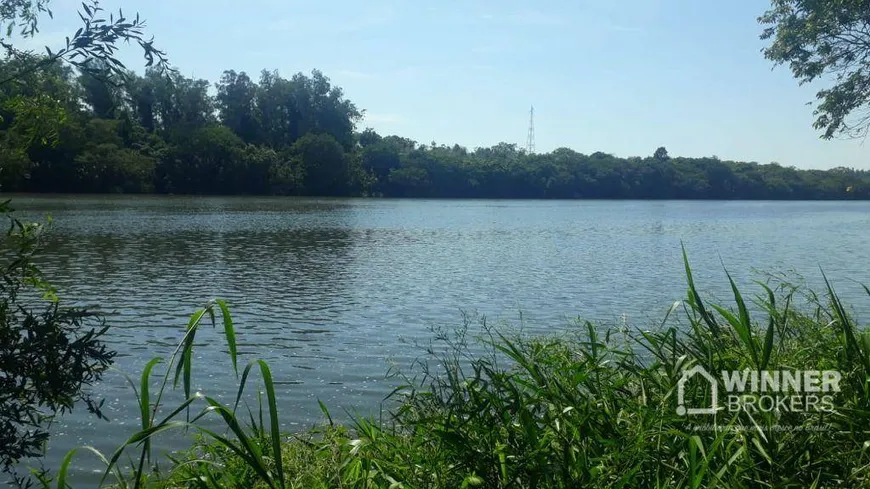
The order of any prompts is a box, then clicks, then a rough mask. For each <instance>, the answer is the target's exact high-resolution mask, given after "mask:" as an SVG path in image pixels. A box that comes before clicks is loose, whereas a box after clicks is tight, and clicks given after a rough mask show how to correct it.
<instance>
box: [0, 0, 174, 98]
mask: <svg viewBox="0 0 870 489" xmlns="http://www.w3.org/2000/svg"><path fill="white" fill-rule="evenodd" d="M49 3H50V2H49V0H2V1H0V31H5V32H2V33H0V46H2V47H3V49H5V51H6V56H7V58H9V59H14V60H18V61H23V63H22V66H21V68H20V69H19V70H16V71H14V72H12V73H9V74H6V75H5V76H3V77H2V78H0V85H5V84H7V83H10V82H19V81H20V80H21V79H22V78H23V77H25V76H27V75H28V74H30V73H34V72H36V71H39V70H41V69H43V68H46V67H49V66H52V65H54V64H59V63H60V62H66V63H69V64H71V65H73V66H75V67H77V68H79V69H81V70H83V71H89V72H90V71H93V72H94V73H99V72H103V71H108V72H109V73H114V74H119V75H121V74H123V73H124V65H123V64H122V63H121V62H120V61H119V60H118V59H117V58H116V57H115V52H116V50H117V47H118V46H117V45H118V42H119V41H126V42H135V43H136V44H138V45H139V47H140V48H141V49H142V51H143V54H144V57H145V60H146V66H152V65H155V66H157V67H159V68H161V69H163V68H166V67H167V64H166V58H165V55H164V53H163V52H162V51H160V50H158V49H157V48H155V47H154V42H153V40H152V39H146V38H145V37H144V34H143V28H144V27H145V21H144V20H142V19H140V18H139V14H136V17H135V18H134V19H128V18H126V17H125V16H124V13H123V11H121V10H119V11H118V15H117V17H116V16H115V15H114V14H112V13H110V14H109V15H108V20H107V19H106V15H105V13H104V11H103V9H102V8H101V7H100V4H99V1H98V0H86V1H85V2H82V10H81V11H79V18H80V19H81V21H82V26H81V27H80V28H79V29H78V30H77V31H76V32H75V33H74V34H73V35H72V37H71V38H70V37H67V38H66V44H65V45H64V46H63V47H60V48H57V49H55V50H54V51H52V49H51V47H46V48H45V51H46V54H47V56H39V57H37V56H35V55H34V53H33V52H32V51H22V50H20V49H18V48H16V47H15V46H14V45H13V44H12V42H11V41H10V39H9V38H10V36H12V34H13V32H14V31H15V30H16V29H19V35H20V36H21V37H22V38H28V37H32V36H33V35H34V34H36V33H37V32H38V31H39V29H38V21H39V16H40V14H42V13H45V14H48V15H49V16H50V17H51V16H52V13H51V10H50V9H49V7H48V5H49ZM95 62H96V64H97V65H98V66H99V67H101V69H99V70H93V67H94V63H95ZM155 62H156V63H155Z"/></svg>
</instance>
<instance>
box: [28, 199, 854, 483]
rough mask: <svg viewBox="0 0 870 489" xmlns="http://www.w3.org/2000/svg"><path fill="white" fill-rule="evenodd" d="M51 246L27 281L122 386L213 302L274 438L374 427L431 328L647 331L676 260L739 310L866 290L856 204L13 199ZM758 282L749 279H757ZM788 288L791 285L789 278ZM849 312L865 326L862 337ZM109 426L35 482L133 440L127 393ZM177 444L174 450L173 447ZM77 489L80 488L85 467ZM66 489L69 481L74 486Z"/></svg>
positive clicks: (62, 426) (70, 443)
mask: <svg viewBox="0 0 870 489" xmlns="http://www.w3.org/2000/svg"><path fill="white" fill-rule="evenodd" d="M13 204H14V207H16V208H17V209H19V210H21V211H22V213H23V214H24V215H26V216H27V217H31V218H39V217H42V216H45V215H48V214H50V215H51V216H52V218H53V219H54V224H53V231H52V232H51V235H50V238H49V239H48V241H47V243H46V249H45V252H44V253H43V254H42V257H41V260H40V264H41V266H42V267H43V271H44V272H45V273H46V275H47V277H48V278H49V279H50V280H51V281H52V282H53V283H54V284H55V285H56V286H57V287H58V288H59V290H60V292H61V294H60V295H61V297H62V298H63V299H64V300H67V301H70V302H71V303H75V304H79V305H90V306H99V308H100V309H101V310H103V311H104V312H106V313H107V314H108V321H109V323H110V324H111V325H112V329H111V331H110V334H109V338H108V340H109V342H110V343H111V346H112V347H113V348H114V349H116V350H117V351H118V352H119V355H118V357H117V359H116V366H117V367H118V368H119V369H120V370H122V371H124V372H127V373H129V374H130V375H131V376H133V377H135V378H138V374H139V372H140V371H141V368H142V366H143V365H144V364H145V363H146V362H147V361H148V360H149V359H151V358H152V357H154V356H158V355H160V356H164V357H168V356H169V355H170V354H171V353H172V349H173V347H174V346H175V345H176V344H177V342H178V341H179V339H180V338H181V337H182V335H183V331H184V326H185V324H186V322H187V319H188V318H189V316H190V314H191V313H193V311H194V310H195V309H196V308H197V307H198V306H199V305H200V304H202V303H203V302H205V301H206V300H208V299H211V298H223V299H225V300H227V301H228V303H229V305H230V308H231V311H232V314H233V317H234V319H235V322H236V324H237V328H238V340H239V343H240V352H241V354H242V355H243V357H244V359H243V360H244V362H247V361H248V360H249V359H251V358H262V359H265V360H267V361H268V362H270V365H271V367H272V370H273V375H274V376H275V378H276V380H277V381H278V382H279V385H278V388H279V392H278V397H279V402H280V406H279V408H280V410H281V418H282V420H283V421H284V422H285V423H286V424H285V426H284V428H285V429H286V430H294V429H304V427H306V426H309V425H310V423H312V422H314V421H317V420H318V419H319V417H320V409H319V407H318V404H317V400H318V399H319V400H322V401H323V402H324V403H325V404H326V405H327V406H329V407H330V409H332V411H333V412H334V413H336V414H338V415H340V414H341V413H343V409H345V408H346V409H348V410H349V411H351V412H353V411H354V410H356V411H359V412H363V413H376V412H377V408H378V405H379V403H380V401H381V399H382V398H383V397H384V395H385V394H386V393H388V392H389V391H390V390H391V389H392V388H393V386H394V383H393V382H392V381H390V380H388V379H385V373H386V372H387V370H388V368H389V367H390V365H392V364H395V365H397V366H400V367H407V366H409V365H410V364H411V362H412V361H413V360H414V358H416V357H418V356H419V354H420V353H421V351H420V349H419V348H418V347H417V346H415V343H422V342H426V341H428V340H430V339H431V338H432V337H433V334H432V328H435V327H458V326H461V325H462V323H463V312H466V313H469V314H472V313H476V314H477V315H478V316H486V317H487V318H488V319H489V320H490V321H508V322H511V324H513V325H518V324H519V318H520V313H522V320H523V327H524V329H525V330H526V331H531V332H558V331H560V330H562V329H565V328H571V327H574V326H572V324H574V323H573V321H574V319H575V318H577V317H582V318H583V319H588V320H592V321H596V322H598V323H600V324H602V325H605V326H606V325H608V324H609V325H613V324H622V323H627V324H628V325H631V326H637V327H646V326H649V325H651V324H653V323H655V322H656V321H658V320H660V319H661V318H662V317H663V315H664V313H665V311H666V310H667V309H668V308H669V307H670V305H671V304H672V303H673V302H674V301H676V300H679V299H681V298H682V297H683V296H684V294H685V277H684V273H683V267H682V262H681V254H680V253H681V252H680V243H681V241H682V242H683V243H685V245H686V248H687V250H688V253H689V257H690V260H691V262H692V265H693V267H694V271H695V278H696V281H697V282H698V284H699V286H700V287H701V289H702V290H705V291H708V292H710V293H713V294H716V295H719V296H721V297H727V295H726V294H727V292H728V285H727V281H725V276H724V272H723V268H722V264H723V263H724V265H725V266H727V267H728V269H729V270H730V271H731V272H732V275H734V276H735V279H737V280H738V282H739V283H741V284H742V285H744V286H745V287H747V290H745V291H744V293H748V292H749V291H751V292H759V291H760V288H759V287H757V286H754V287H753V286H752V284H751V281H752V280H753V279H764V275H763V272H785V271H789V272H790V273H794V274H802V275H803V276H804V277H805V278H806V280H807V282H809V283H810V284H812V285H815V286H818V285H819V284H820V282H821V273H820V272H819V267H820V266H821V267H822V268H823V269H824V270H825V272H826V273H827V274H828V276H829V277H830V278H831V279H832V280H833V281H834V283H835V285H836V286H837V287H838V290H839V291H840V292H841V295H842V296H843V297H844V299H846V300H847V301H848V302H850V303H851V305H852V306H853V307H854V308H855V310H856V311H858V312H861V313H865V312H867V311H870V309H868V307H867V306H868V305H870V298H868V297H867V296H866V295H865V294H864V293H863V292H862V291H861V289H860V287H859V286H858V285H857V284H856V283H855V282H854V281H861V282H868V283H870V277H868V270H867V263H870V239H868V238H870V202H733V201H732V202H712V201H480V200H475V201H465V200H463V201H459V200H376V199H292V198H224V197H214V198H212V197H202V198H200V197H157V196H147V197H133V196H121V197H114V196H111V197H108V196H107V197H93V196H86V197H84V196H78V197H77V196H47V197H46V196H36V197H35V196H13ZM753 269H757V271H755V272H754V271H753ZM793 276H795V275H793ZM867 317H868V315H867V314H866V313H865V314H864V315H863V317H862V318H861V319H863V320H866V318H867ZM198 343H201V345H199V346H198V347H197V350H196V356H195V359H194V371H195V378H194V384H195V387H197V388H200V389H202V390H203V391H204V392H205V393H206V394H208V395H214V396H218V397H220V398H222V399H224V401H226V402H229V401H230V399H231V398H232V397H233V396H234V393H235V390H234V389H235V386H236V385H237V384H236V379H235V377H234V376H233V374H232V369H231V367H230V362H229V358H228V357H227V355H226V354H225V353H224V350H225V348H224V343H223V339H222V336H221V335H220V334H219V331H212V330H211V329H210V328H209V330H207V331H204V332H203V333H201V335H200V337H199V338H198ZM97 391H98V392H99V393H100V394H101V395H103V396H105V398H106V399H107V401H106V404H107V414H108V415H109V416H110V417H111V418H112V419H113V421H112V422H111V423H105V422H102V421H98V420H95V419H93V418H91V417H89V416H88V415H87V414H86V413H85V411H84V409H81V410H79V411H76V412H75V413H73V414H72V415H68V416H66V417H65V418H63V419H62V420H61V421H60V422H58V423H57V424H56V426H55V436H54V438H53V440H52V442H51V449H50V452H49V456H48V458H47V460H46V466H48V467H52V468H54V467H57V466H58V465H59V460H60V457H62V456H63V454H64V453H65V452H66V451H67V450H68V449H70V448H72V447H74V446H78V445H82V444H90V445H94V446H96V447H97V448H100V449H103V450H110V449H111V448H112V447H114V446H116V445H117V443H118V442H119V441H121V440H122V439H123V438H125V437H126V436H127V435H129V434H130V433H131V432H132V431H133V430H134V429H135V426H137V424H138V423H139V420H138V418H137V417H136V410H135V404H134V400H133V396H132V393H131V390H130V388H129V386H127V385H126V383H125V381H124V380H123V377H122V376H121V375H120V374H118V373H111V374H109V375H108V376H107V378H106V379H105V381H104V382H103V383H102V384H101V385H99V386H98V387H97ZM184 443H186V442H183V441H180V440H170V441H168V442H166V446H168V447H170V448H178V447H180V446H183V444H184ZM79 456H80V457H81V461H80V462H78V463H74V465H75V466H77V467H84V468H86V469H88V470H86V471H85V473H84V474H81V473H80V474H79V477H80V478H81V477H85V478H86V479H87V480H90V481H94V480H95V476H94V475H93V474H91V473H88V471H89V470H91V469H94V468H96V467H98V465H97V464H96V462H95V460H93V458H92V457H91V458H89V457H88V456H87V455H84V454H82V455H79ZM80 480H81V479H80Z"/></svg>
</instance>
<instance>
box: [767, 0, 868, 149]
mask: <svg viewBox="0 0 870 489" xmlns="http://www.w3.org/2000/svg"><path fill="white" fill-rule="evenodd" d="M758 20H759V22H760V23H762V24H764V25H765V26H766V27H765V29H764V31H763V32H762V34H761V38H762V39H764V40H770V45H769V46H768V47H767V48H766V49H765V50H764V55H765V57H767V58H768V59H769V60H771V61H773V62H774V63H775V64H777V65H780V64H786V65H788V67H789V68H790V69H791V72H792V73H793V74H794V76H795V78H797V79H798V81H799V82H800V83H801V84H804V83H810V82H813V81H816V80H820V79H821V80H825V81H830V82H831V83H832V86H830V87H829V88H824V89H822V90H820V91H819V92H818V93H817V95H816V98H817V99H818V104H817V105H816V109H815V111H814V115H815V116H816V120H815V123H814V127H815V128H816V129H818V130H820V131H822V137H823V138H825V139H831V138H833V137H834V136H836V135H844V136H851V137H863V136H865V135H866V134H867V131H868V129H870V0H772V2H771V8H770V9H769V10H768V11H767V12H765V13H764V15H762V16H761V17H760V18H759V19H758Z"/></svg>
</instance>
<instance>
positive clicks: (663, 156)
mask: <svg viewBox="0 0 870 489" xmlns="http://www.w3.org/2000/svg"><path fill="white" fill-rule="evenodd" d="M653 158H655V159H656V161H660V162H661V161H668V160H669V159H671V157H670V156H668V150H667V149H665V147H664V146H660V147H659V148H658V149H656V152H655V153H653Z"/></svg>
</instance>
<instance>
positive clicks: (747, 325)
mask: <svg viewBox="0 0 870 489" xmlns="http://www.w3.org/2000/svg"><path fill="white" fill-rule="evenodd" d="M725 276H727V277H728V282H729V283H730V284H731V291H732V292H733V293H734V301H735V302H737V312H738V314H739V315H740V321H738V322H737V323H732V326H734V329H735V330H736V331H737V335H738V336H739V337H740V340H741V341H742V342H743V344H744V345H745V346H746V349H747V350H749V355H750V356H751V357H752V362H753V363H754V364H755V368H757V369H760V368H761V363H760V362H759V359H758V345H756V343H755V338H754V337H753V335H752V321H751V320H750V318H749V311H748V310H747V309H746V303H745V302H744V301H743V295H742V294H741V293H740V289H738V288H737V284H736V283H734V279H733V278H731V274H730V273H728V270H725Z"/></svg>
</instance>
